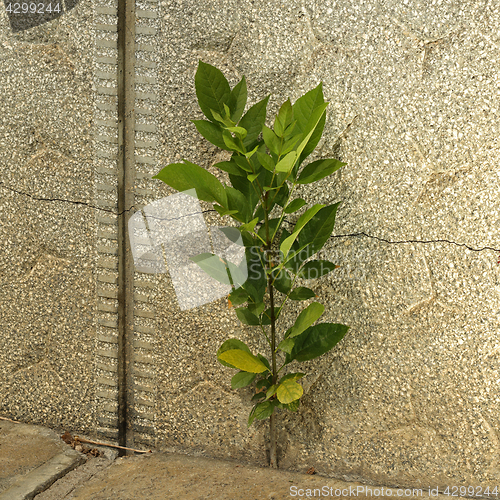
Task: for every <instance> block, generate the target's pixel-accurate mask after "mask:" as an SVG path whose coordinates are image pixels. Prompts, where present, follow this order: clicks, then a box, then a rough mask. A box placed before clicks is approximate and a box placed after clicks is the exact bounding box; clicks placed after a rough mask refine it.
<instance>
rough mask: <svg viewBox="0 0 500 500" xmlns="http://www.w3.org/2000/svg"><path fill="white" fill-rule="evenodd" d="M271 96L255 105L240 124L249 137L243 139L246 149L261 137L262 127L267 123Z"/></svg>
mask: <svg viewBox="0 0 500 500" xmlns="http://www.w3.org/2000/svg"><path fill="white" fill-rule="evenodd" d="M269 97H270V96H269V95H268V96H267V97H265V98H264V99H262V101H259V102H258V103H257V104H254V105H253V106H252V107H251V108H250V109H249V110H248V111H247V112H246V113H245V114H244V115H243V118H242V119H241V120H240V122H239V124H238V125H239V126H240V127H243V128H244V129H246V130H247V136H246V137H245V139H243V145H244V146H245V147H248V146H251V145H252V144H253V142H255V140H257V138H258V137H259V134H260V133H261V131H262V127H263V126H264V123H265V121H266V107H267V101H268V100H269Z"/></svg>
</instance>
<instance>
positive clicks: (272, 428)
mask: <svg viewBox="0 0 500 500" xmlns="http://www.w3.org/2000/svg"><path fill="white" fill-rule="evenodd" d="M268 197H269V191H267V192H266V194H265V195H264V206H265V210H264V216H265V224H266V249H267V251H268V252H272V245H273V241H272V239H271V238H269V214H268V212H267V200H268ZM271 257H272V256H271ZM273 261H274V259H273ZM268 264H269V260H268V259H266V271H267V267H268ZM267 283H268V285H267V286H268V291H269V301H270V306H271V356H272V370H273V380H272V384H273V385H274V384H276V382H277V380H278V373H277V370H276V316H275V314H274V287H273V279H272V276H271V274H269V277H268V280H267ZM275 419H276V413H275V412H274V411H273V413H272V414H271V417H270V419H269V440H270V446H269V454H270V457H269V466H270V467H272V468H273V469H277V468H278V460H277V457H276V420H275Z"/></svg>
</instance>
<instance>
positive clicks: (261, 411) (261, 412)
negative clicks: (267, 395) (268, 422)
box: [248, 400, 277, 427]
mask: <svg viewBox="0 0 500 500" xmlns="http://www.w3.org/2000/svg"><path fill="white" fill-rule="evenodd" d="M276 404H277V400H273V401H263V402H262V403H258V404H257V405H255V407H254V408H253V410H252V411H251V412H250V417H249V418H248V427H250V426H251V425H252V422H253V421H254V420H255V419H257V420H264V419H266V418H268V417H270V416H271V415H272V414H273V412H274V408H275V407H276Z"/></svg>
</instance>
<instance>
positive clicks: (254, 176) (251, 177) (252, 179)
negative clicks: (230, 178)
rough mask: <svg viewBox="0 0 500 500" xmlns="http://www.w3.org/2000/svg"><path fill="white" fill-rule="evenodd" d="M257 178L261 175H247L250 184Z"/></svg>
mask: <svg viewBox="0 0 500 500" xmlns="http://www.w3.org/2000/svg"><path fill="white" fill-rule="evenodd" d="M257 177H259V174H249V175H247V179H248V180H249V181H250V182H253V181H254V180H255V179H257Z"/></svg>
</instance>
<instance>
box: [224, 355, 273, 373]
mask: <svg viewBox="0 0 500 500" xmlns="http://www.w3.org/2000/svg"><path fill="white" fill-rule="evenodd" d="M219 359H221V360H222V361H225V362H226V363H229V364H231V365H232V366H235V367H236V368H238V369H240V370H243V371H245V372H250V373H262V372H265V371H267V367H266V365H264V363H262V362H261V361H260V360H259V358H257V357H256V356H254V355H253V354H251V353H249V352H247V351H242V350H241V349H230V350H229V351H225V352H223V353H222V354H220V355H219Z"/></svg>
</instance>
